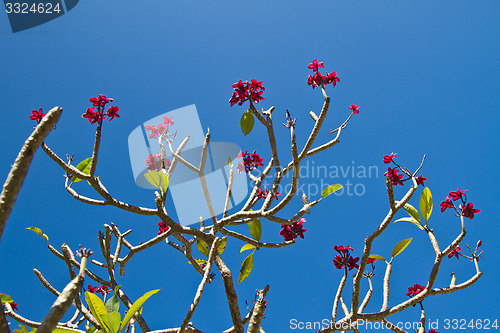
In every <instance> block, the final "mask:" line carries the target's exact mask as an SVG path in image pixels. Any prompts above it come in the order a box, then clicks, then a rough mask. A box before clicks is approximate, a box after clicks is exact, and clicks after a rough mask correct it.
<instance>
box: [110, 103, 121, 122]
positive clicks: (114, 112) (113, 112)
mask: <svg viewBox="0 0 500 333" xmlns="http://www.w3.org/2000/svg"><path fill="white" fill-rule="evenodd" d="M118 110H119V109H118V107H117V106H110V107H109V109H108V112H107V113H106V114H107V115H108V117H111V118H109V121H111V120H113V119H114V118H115V117H116V118H121V117H120V116H119V115H118Z"/></svg>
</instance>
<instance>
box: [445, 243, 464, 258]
mask: <svg viewBox="0 0 500 333" xmlns="http://www.w3.org/2000/svg"><path fill="white" fill-rule="evenodd" d="M461 250H462V249H461V248H460V246H457V247H456V248H454V249H453V250H451V252H450V253H449V254H448V258H451V257H453V256H455V257H456V258H457V259H458V255H459V254H460V251H461Z"/></svg>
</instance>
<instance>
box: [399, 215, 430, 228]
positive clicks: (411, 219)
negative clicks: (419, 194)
mask: <svg viewBox="0 0 500 333" xmlns="http://www.w3.org/2000/svg"><path fill="white" fill-rule="evenodd" d="M396 222H408V223H411V224H414V225H416V226H417V227H418V228H419V229H420V230H424V227H423V226H422V224H421V223H420V222H418V221H415V219H414V218H413V217H403V218H400V219H399V220H397V221H394V223H396Z"/></svg>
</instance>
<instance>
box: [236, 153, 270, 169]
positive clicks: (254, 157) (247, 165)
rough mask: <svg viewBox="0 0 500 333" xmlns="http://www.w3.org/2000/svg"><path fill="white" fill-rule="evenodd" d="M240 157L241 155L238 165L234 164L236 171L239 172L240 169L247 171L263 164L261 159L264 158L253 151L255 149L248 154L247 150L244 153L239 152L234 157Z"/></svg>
mask: <svg viewBox="0 0 500 333" xmlns="http://www.w3.org/2000/svg"><path fill="white" fill-rule="evenodd" d="M240 157H242V158H243V159H242V160H241V161H239V162H238V165H237V166H236V168H237V169H238V173H241V172H242V171H245V172H246V173H249V172H250V171H252V170H253V169H255V168H257V167H259V166H264V164H262V161H264V159H263V158H261V157H260V155H259V154H257V153H255V150H254V151H253V153H251V154H249V153H248V150H247V151H245V152H244V153H239V154H238V155H237V156H236V158H240Z"/></svg>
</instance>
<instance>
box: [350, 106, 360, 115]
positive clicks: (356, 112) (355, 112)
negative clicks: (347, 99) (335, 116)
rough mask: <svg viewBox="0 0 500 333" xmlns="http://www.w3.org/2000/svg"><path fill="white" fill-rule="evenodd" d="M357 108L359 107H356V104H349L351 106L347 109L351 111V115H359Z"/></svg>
mask: <svg viewBox="0 0 500 333" xmlns="http://www.w3.org/2000/svg"><path fill="white" fill-rule="evenodd" d="M359 107H360V105H358V106H356V104H351V106H350V107H349V109H351V110H352V113H353V114H358V113H359Z"/></svg>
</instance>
